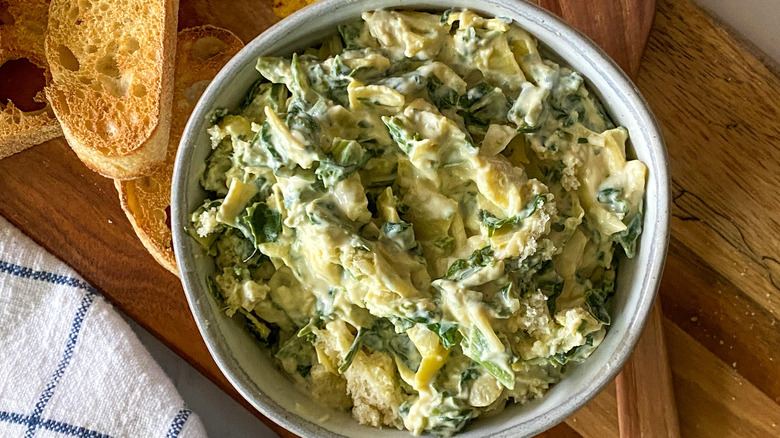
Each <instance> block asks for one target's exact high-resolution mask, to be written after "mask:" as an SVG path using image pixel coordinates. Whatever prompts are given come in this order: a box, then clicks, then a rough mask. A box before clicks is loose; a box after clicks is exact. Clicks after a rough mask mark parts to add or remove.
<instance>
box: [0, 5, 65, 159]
mask: <svg viewBox="0 0 780 438" xmlns="http://www.w3.org/2000/svg"><path fill="white" fill-rule="evenodd" d="M48 17H49V2H48V1H47V0H11V1H0V84H2V85H0V159H2V158H5V157H8V156H10V155H13V154H15V153H17V152H21V151H23V150H24V149H27V148H29V147H30V146H34V145H36V144H40V143H43V142H45V141H47V140H50V139H52V138H55V137H59V136H60V135H62V130H61V128H60V124H59V122H58V121H57V119H56V118H55V117H54V112H53V111H52V109H51V106H50V105H49V103H48V101H47V100H46V98H45V95H44V92H43V88H44V86H45V84H46V83H48V82H50V80H51V73H50V72H49V65H48V63H47V62H46V56H45V54H44V38H45V35H46V26H47V22H48ZM19 75H24V80H23V81H21V83H20V81H19V79H18V78H19Z"/></svg>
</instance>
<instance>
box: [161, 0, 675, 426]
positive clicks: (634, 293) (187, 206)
mask: <svg viewBox="0 0 780 438" xmlns="http://www.w3.org/2000/svg"><path fill="white" fill-rule="evenodd" d="M393 7H401V8H417V9H426V10H445V9H449V8H453V7H463V8H469V9H472V10H474V11H476V12H479V13H482V14H484V15H485V16H501V17H508V18H511V19H513V20H514V21H515V23H516V24H518V25H520V26H521V27H523V28H524V29H526V30H528V31H529V32H531V33H532V34H533V35H535V36H536V37H537V38H538V39H539V41H540V43H542V44H543V45H545V46H547V47H548V48H549V49H551V50H552V51H553V52H555V53H557V54H558V55H559V56H560V58H562V59H563V60H564V61H565V63H566V64H568V65H570V66H571V67H573V68H574V69H575V70H576V71H578V72H580V73H581V74H582V75H583V76H584V77H585V78H586V80H587V84H588V85H589V87H590V89H591V90H592V91H594V92H595V93H596V94H597V95H598V96H599V97H600V98H601V101H602V102H603V103H604V105H605V107H606V109H607V112H608V113H609V114H610V115H611V116H612V118H613V119H614V120H615V122H616V123H617V124H620V125H622V126H625V127H626V128H628V131H629V133H630V150H632V151H633V153H634V154H635V156H636V157H637V158H639V159H640V160H642V161H644V162H645V163H646V164H647V165H648V167H649V178H648V183H647V192H646V193H647V194H646V198H645V211H646V214H645V222H644V232H643V233H642V236H641V240H640V243H639V250H638V252H637V255H636V257H635V258H634V259H632V260H623V261H621V268H620V270H619V275H618V281H617V292H616V294H615V298H614V300H613V313H612V315H613V323H612V326H611V328H610V330H609V333H608V334H607V336H606V338H605V340H604V342H603V343H602V344H601V346H599V348H598V349H597V350H596V351H595V352H594V353H593V355H592V356H591V357H590V358H589V359H588V360H587V361H585V362H583V363H581V364H577V365H576V366H573V367H570V371H569V373H568V375H567V376H566V377H565V378H564V379H563V380H562V381H561V382H559V383H557V384H556V385H554V386H552V388H550V390H549V391H548V392H547V394H546V395H545V396H544V397H542V398H540V399H538V400H534V401H532V402H530V403H527V404H524V405H517V404H515V405H509V406H508V407H507V408H506V409H505V410H504V411H503V412H501V413H500V414H498V415H496V416H492V417H488V418H478V419H477V420H476V421H474V422H473V423H472V424H471V425H470V426H469V427H467V428H466V429H464V430H463V431H462V432H461V433H460V434H459V436H460V437H463V438H466V437H478V436H480V437H481V436H491V437H522V436H530V435H534V434H536V433H539V432H541V431H543V430H545V429H547V428H550V427H552V426H553V425H555V424H557V423H559V422H561V421H562V420H563V419H565V418H566V417H567V416H569V415H571V414H572V413H573V412H574V411H576V410H577V409H578V408H580V407H581V406H582V405H584V404H585V402H587V401H588V400H590V399H591V398H592V397H594V396H595V395H596V394H598V393H599V391H601V389H602V388H603V387H604V385H606V384H607V383H608V382H609V381H610V380H612V379H613V378H614V377H615V375H616V374H617V373H618V371H619V370H620V368H621V367H622V365H623V363H624V362H625V360H626V359H627V358H628V356H629V355H630V353H631V350H632V348H633V347H634V344H635V343H636V340H637V337H638V336H639V334H640V333H641V331H642V327H643V326H644V323H645V319H646V317H647V314H648V312H649V311H650V308H651V306H652V304H653V301H654V298H655V294H656V290H657V288H658V284H659V281H660V277H661V272H662V270H663V265H664V259H665V256H666V247H667V242H668V233H669V199H670V196H669V186H670V185H669V174H668V164H667V157H666V149H665V147H664V143H663V139H662V137H661V132H660V130H659V128H658V126H657V124H656V121H655V118H654V117H653V115H652V113H651V112H650V110H649V109H648V107H647V103H646V102H645V100H644V99H643V98H642V96H641V95H640V94H639V91H637V89H636V87H635V86H634V85H633V83H632V82H631V81H630V80H629V79H628V78H627V77H626V75H625V74H624V73H623V72H622V70H620V68H619V67H618V66H617V65H616V64H615V63H614V62H613V61H612V60H611V59H610V58H609V57H608V56H607V55H606V54H605V53H604V52H603V51H602V50H600V49H599V48H598V47H597V46H596V45H595V44H593V43H592V42H591V41H590V40H589V39H588V38H587V37H585V36H583V35H582V34H581V33H579V32H578V31H576V30H574V29H573V28H571V27H570V26H568V25H567V24H566V23H564V22H563V21H561V20H560V19H559V18H557V17H555V16H554V15H552V14H550V13H549V12H547V11H545V10H543V9H541V8H539V7H537V6H535V5H533V4H530V3H526V2H523V1H512V0H432V1H431V0H429V1H420V0H363V1H360V0H322V1H320V2H318V3H315V4H314V5H312V6H309V7H307V8H305V9H303V10H302V11H300V12H298V13H296V14H294V15H292V16H291V17H289V18H287V19H285V20H282V21H280V22H279V23H278V24H276V25H275V26H273V27H272V28H270V29H268V30H267V31H265V32H264V33H263V34H262V35H260V36H258V37H257V38H255V40H254V41H252V42H251V43H249V44H248V45H247V46H246V47H245V48H244V49H243V50H242V51H241V52H239V53H238V54H237V55H236V56H235V57H234V58H233V59H232V60H231V61H230V62H229V63H228V64H227V65H226V66H225V67H224V68H223V69H222V71H221V72H220V73H219V74H218V75H217V77H216V78H215V79H214V81H213V82H212V83H211V85H209V87H208V88H207V89H206V91H205V93H204V94H203V96H202V97H201V99H200V102H198V105H197V106H196V108H195V111H194V112H193V114H192V117H191V118H190V121H189V123H188V124H187V127H186V129H185V131H184V135H183V137H182V141H181V145H180V147H179V153H178V156H177V157H176V168H175V172H174V177H173V199H172V211H173V214H172V224H173V243H174V248H175V252H176V259H177V262H178V265H179V270H180V271H181V279H182V283H183V284H184V290H185V293H186V295H187V300H188V301H189V304H190V308H191V309H192V313H193V315H194V317H195V321H196V322H197V324H198V328H199V329H200V332H201V335H202V336H203V339H204V340H205V341H206V345H207V346H208V348H209V351H210V352H211V354H212V355H213V356H214V359H215V360H216V362H217V364H218V365H219V367H220V369H221V370H222V372H223V373H224V374H225V376H227V378H228V380H230V382H231V383H232V384H233V386H235V388H236V389H237V390H238V391H239V392H240V393H241V395H243V396H244V397H245V398H246V399H247V400H248V401H249V402H250V403H251V404H252V405H253V406H255V407H256V408H257V409H258V410H260V412H262V413H263V414H265V415H266V416H267V417H269V418H271V419H272V420H273V421H275V422H276V423H278V424H280V425H282V426H284V427H285V428H286V429H288V430H290V431H292V432H294V433H296V434H298V435H301V436H324V437H337V436H349V437H363V436H372V437H376V438H383V437H388V438H389V437H407V436H409V433H408V432H406V431H398V430H390V429H382V430H379V429H373V428H369V427H366V426H361V425H359V424H358V423H357V422H356V421H354V420H353V419H352V418H351V416H349V415H348V414H343V413H335V412H333V411H331V410H328V409H325V408H322V407H319V406H317V405H315V404H314V403H312V402H311V398H310V396H308V395H307V394H304V393H302V392H300V391H298V390H297V389H295V387H294V386H293V384H292V383H291V380H290V379H288V377H287V376H286V375H284V373H283V372H281V371H279V370H278V369H277V368H276V367H275V366H274V364H273V362H272V360H271V358H270V356H269V354H268V352H267V351H265V350H264V349H263V348H262V347H261V346H260V345H259V344H258V343H257V342H256V340H255V338H253V337H252V335H250V334H249V333H248V332H247V331H246V330H245V329H244V328H243V325H242V323H240V322H239V321H236V320H232V319H230V318H228V317H227V316H225V314H224V313H222V312H221V311H220V309H219V308H218V307H217V305H216V303H215V302H214V300H213V299H212V298H211V296H210V295H209V293H208V292H207V288H206V283H205V277H206V275H207V274H209V273H211V272H213V269H214V268H213V264H212V261H211V259H210V258H209V257H203V256H201V254H202V251H201V249H200V248H199V247H198V245H197V244H196V243H195V241H194V240H192V239H191V238H190V237H189V236H188V235H187V234H186V233H185V232H184V231H183V227H184V226H185V225H186V224H187V223H188V218H189V215H190V213H191V212H192V211H193V210H194V209H195V208H197V207H198V206H199V205H200V204H201V202H202V201H203V199H204V197H205V192H204V191H203V190H202V189H201V187H200V185H199V183H198V178H199V176H200V173H201V172H202V170H203V168H204V164H203V163H204V160H205V158H206V155H207V154H208V152H209V150H210V142H209V139H208V135H207V134H206V128H207V127H208V126H207V123H206V121H205V119H206V116H207V114H209V113H210V112H211V111H212V110H214V109H215V108H220V107H228V108H234V107H236V106H237V105H238V103H239V102H240V101H241V99H242V98H243V97H244V94H245V93H246V91H247V89H248V88H249V86H250V85H251V84H252V83H253V82H254V81H255V80H257V79H258V78H259V77H260V76H259V74H258V73H257V71H256V70H255V61H256V60H257V58H258V57H259V56H262V55H285V56H286V55H290V54H291V53H292V52H293V51H295V50H299V49H303V48H305V47H307V46H309V45H310V44H313V43H315V42H317V41H319V40H321V39H322V38H323V37H324V36H327V35H330V34H333V33H335V32H336V25H337V24H340V23H343V22H345V21H348V20H351V19H356V18H358V17H360V14H361V12H363V11H366V10H372V9H381V8H393Z"/></svg>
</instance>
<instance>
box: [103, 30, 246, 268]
mask: <svg viewBox="0 0 780 438" xmlns="http://www.w3.org/2000/svg"><path fill="white" fill-rule="evenodd" d="M243 47H244V44H243V43H242V42H241V40H240V39H239V38H238V37H237V36H235V35H234V34H233V33H232V32H230V31H228V30H225V29H221V28H218V27H214V26H208V25H207V26H199V27H194V28H189V29H184V30H182V31H180V32H179V35H178V42H177V47H176V66H175V74H174V92H173V107H172V119H171V132H170V137H169V141H168V149H167V152H166V156H165V162H164V163H163V164H162V165H161V166H159V167H157V168H156V169H154V170H153V171H152V172H151V173H150V174H149V175H147V176H144V177H141V178H137V179H130V180H115V182H114V183H115V186H116V188H117V192H118V193H119V199H120V202H121V204H122V209H123V210H124V211H125V213H126V214H127V217H128V219H129V220H130V223H131V224H132V225H133V228H134V229H135V231H136V234H137V235H138V237H139V238H140V239H141V242H143V244H144V246H145V247H146V248H147V250H148V251H149V253H151V254H152V256H153V257H154V258H155V260H157V261H158V262H159V263H160V264H161V265H162V266H163V267H165V268H166V269H168V270H169V271H171V272H173V273H174V274H178V270H177V268H176V259H175V257H174V254H173V246H172V240H171V239H172V233H171V223H170V203H171V179H172V178H173V164H174V161H175V159H176V151H177V150H178V148H179V141H180V140H181V136H182V133H183V131H184V126H185V125H186V124H187V120H188V119H189V116H190V113H191V112H192V110H193V108H194V107H195V104H196V103H197V102H198V99H199V98H200V95H201V93H203V91H204V90H205V89H206V86H207V85H208V84H209V82H211V79H213V78H214V76H216V74H217V73H218V72H219V70H220V69H222V66H224V65H225V64H226V63H227V62H228V61H229V60H230V59H231V58H232V57H233V56H234V55H235V54H236V53H238V51H239V50H241V48H243Z"/></svg>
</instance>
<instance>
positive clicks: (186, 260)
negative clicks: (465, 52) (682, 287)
mask: <svg viewBox="0 0 780 438" xmlns="http://www.w3.org/2000/svg"><path fill="white" fill-rule="evenodd" d="M391 2H394V6H393V5H388V6H386V7H387V8H402V9H426V7H425V6H424V5H423V4H424V3H425V2H424V1H419V0H411V1H404V0H386V3H391ZM359 3H361V1H360V0H320V1H318V2H316V3H314V4H312V5H310V6H307V7H305V8H303V9H302V10H300V11H297V12H295V13H294V14H292V15H291V16H289V17H287V18H285V19H282V20H280V21H279V22H277V23H276V24H274V25H273V26H271V27H269V28H268V29H266V30H265V31H263V32H262V33H261V34H260V35H258V36H257V37H255V38H254V39H253V40H252V41H251V42H249V43H248V44H247V45H246V46H245V47H244V48H243V49H242V50H241V51H239V52H238V53H237V54H236V55H235V56H234V57H233V58H232V59H231V60H230V61H229V62H228V63H227V64H226V65H225V66H224V67H223V68H222V70H220V72H219V73H218V74H217V75H216V77H215V78H214V79H213V80H212V81H211V83H209V85H208V87H207V88H206V90H205V91H204V92H203V94H202V95H201V97H200V99H199V100H198V103H197V104H196V106H195V108H194V110H193V112H192V114H191V115H190V118H189V120H188V122H187V124H186V126H185V129H184V132H183V134H182V137H181V140H180V144H179V149H178V152H177V154H176V160H175V165H174V174H173V185H172V191H171V196H172V199H171V212H172V214H171V225H172V226H171V228H172V234H173V246H174V252H175V255H176V260H177V264H178V266H179V267H180V277H181V281H182V286H183V288H184V292H185V295H186V298H187V302H188V304H189V307H190V310H191V312H192V314H193V317H194V319H195V322H196V325H197V327H198V331H199V332H200V334H201V337H202V338H203V340H204V342H205V343H206V346H207V348H208V350H209V353H210V354H211V356H212V357H213V359H214V360H215V362H216V363H217V366H218V367H219V369H220V371H221V372H222V373H223V374H224V375H225V377H226V378H227V379H228V381H229V382H230V384H231V385H232V386H233V387H234V388H235V389H236V390H237V391H238V392H239V393H240V394H241V396H242V397H244V399H246V400H247V401H248V402H249V403H250V404H252V406H254V407H255V408H256V409H258V410H259V411H260V412H262V413H263V415H265V416H266V417H268V418H269V419H271V420H272V421H274V422H275V423H277V424H278V425H280V426H282V427H284V428H285V429H287V430H289V431H291V432H293V433H296V434H298V435H300V436H308V435H309V434H311V433H317V434H319V435H320V436H333V437H340V436H343V435H340V434H338V433H335V432H333V431H330V430H328V429H326V428H325V427H323V426H320V425H318V424H316V423H314V422H311V421H309V420H307V419H305V418H303V417H301V416H299V415H297V414H295V413H294V412H291V411H289V410H287V409H286V408H284V407H283V406H281V405H279V404H278V403H277V402H276V401H275V400H273V399H272V398H271V397H270V396H269V395H267V394H265V393H264V392H263V391H260V393H259V394H257V393H255V392H253V391H251V388H248V387H247V386H246V385H244V384H243V383H242V382H241V381H240V379H239V378H238V377H237V376H236V375H237V374H239V375H242V377H247V376H246V373H245V371H244V370H243V368H242V367H240V366H238V365H237V364H233V363H230V361H229V359H230V358H229V357H225V355H226V354H229V352H228V351H224V350H225V348H224V347H223V346H220V345H218V344H217V342H216V341H215V340H214V339H213V338H212V336H211V334H210V333H209V332H210V330H209V327H208V321H206V318H205V316H207V315H204V312H203V310H202V309H201V307H200V306H199V305H198V301H199V300H200V298H201V297H203V296H208V293H206V291H204V290H201V289H202V288H200V287H199V286H198V281H197V280H196V279H195V278H194V277H193V276H194V275H195V273H194V272H191V271H190V270H189V269H182V268H187V267H190V266H192V263H193V262H192V258H193V257H194V254H191V253H187V252H186V251H185V246H184V242H183V240H184V239H187V238H189V237H188V235H187V233H186V232H185V231H184V226H185V223H184V222H183V220H182V219H183V218H184V217H188V216H189V212H188V211H186V206H185V205H184V198H185V193H186V190H187V188H186V184H187V181H186V180H185V174H186V172H185V171H184V170H183V169H185V168H186V167H188V166H192V164H191V163H189V162H188V161H189V160H188V156H189V155H190V152H191V150H194V149H195V148H196V147H197V145H196V143H197V139H198V136H199V135H200V133H199V132H198V131H199V130H200V129H202V126H203V125H204V123H205V122H204V120H205V118H206V116H207V114H208V113H209V112H210V110H211V108H210V105H211V103H210V102H213V101H214V99H215V98H216V97H217V95H218V93H219V92H220V91H221V90H222V88H223V87H224V86H225V84H224V83H225V82H226V81H227V80H228V79H230V78H231V76H232V75H233V73H234V72H235V71H238V70H240V69H241V68H243V67H244V66H245V65H246V64H247V63H254V62H255V60H256V59H257V57H258V56H260V54H261V53H262V52H263V51H264V50H263V48H264V46H265V45H266V44H267V43H269V42H273V40H274V38H277V35H278V34H283V33H284V32H285V30H286V29H289V28H291V27H297V26H300V25H304V24H305V23H306V22H308V21H311V20H316V19H317V17H319V16H321V15H322V14H325V13H329V14H333V13H335V12H334V10H338V9H342V8H345V7H348V6H352V5H354V4H359ZM480 5H487V6H491V5H492V6H496V7H501V8H502V9H507V8H509V9H512V10H513V11H515V12H518V15H522V16H524V17H528V16H533V15H535V16H537V17H538V19H537V20H535V21H536V23H535V24H537V25H540V26H542V27H545V28H546V30H548V31H550V32H554V33H555V34H556V36H558V37H560V38H563V39H564V40H566V43H567V45H569V46H571V47H575V46H580V47H584V48H586V49H587V50H586V51H585V52H583V53H581V54H580V55H579V56H581V57H582V58H585V59H586V61H587V62H588V63H589V64H592V65H594V66H595V65H597V66H598V70H599V71H600V73H601V76H603V77H604V78H605V79H608V81H609V82H611V83H612V84H613V85H614V86H615V87H616V88H617V89H618V90H619V92H620V94H624V95H626V99H627V100H628V101H630V102H631V103H632V106H633V107H635V108H636V111H637V114H638V116H639V117H640V118H641V119H642V120H641V122H642V125H643V126H645V127H646V129H648V130H650V131H651V132H650V137H651V138H654V139H655V141H654V142H650V144H649V146H648V148H649V149H651V154H652V155H654V156H655V157H657V160H658V161H659V163H657V164H658V165H657V166H656V168H655V169H654V170H655V171H656V173H655V174H654V177H655V178H657V179H659V181H660V183H659V187H660V188H661V189H664V188H665V189H666V190H660V191H659V193H658V199H657V202H656V203H655V204H656V205H659V206H664V207H665V209H664V211H659V212H658V213H657V220H656V224H655V226H654V227H653V229H654V230H655V231H657V233H656V235H655V236H654V237H653V240H652V244H651V247H650V248H649V249H648V251H649V252H650V256H649V261H650V266H647V267H646V269H645V270H644V272H645V279H646V281H644V282H643V283H642V287H641V289H640V290H638V291H633V293H640V292H641V293H642V295H641V296H640V299H639V304H638V306H637V309H638V312H636V314H635V318H634V319H633V324H632V325H631V326H629V327H628V328H629V330H627V332H626V334H624V336H623V338H622V340H621V342H620V344H619V345H618V346H617V347H616V349H615V351H614V353H613V355H612V357H611V359H610V361H609V365H610V366H609V367H608V369H607V370H606V372H604V373H600V374H599V375H598V377H597V378H596V379H595V380H594V381H593V382H590V383H589V384H587V385H584V386H583V387H582V388H579V391H578V392H577V393H575V394H573V396H572V397H571V398H570V399H569V400H567V402H566V403H564V404H563V405H559V406H558V407H557V408H556V409H555V410H554V411H553V412H547V413H546V415H540V416H538V417H536V418H535V419H536V421H537V423H536V424H538V430H536V431H535V432H534V433H539V432H541V431H543V430H547V429H549V428H551V427H553V426H555V425H556V424H558V423H560V422H562V421H563V420H564V419H565V418H567V417H569V416H570V415H571V414H573V413H574V412H575V411H576V410H578V409H579V408H580V407H582V406H583V405H584V404H585V403H587V402H588V401H589V400H591V399H592V398H593V397H595V396H596V395H597V394H598V393H599V392H601V390H602V389H603V388H604V387H605V386H606V385H607V384H608V383H609V382H610V381H612V379H614V377H615V376H616V375H617V374H618V372H619V371H620V369H621V368H622V366H623V364H624V363H625V362H626V360H628V358H629V356H630V355H631V353H632V351H633V349H634V347H635V345H636V343H637V341H638V338H639V336H640V335H641V333H642V331H643V328H644V325H645V324H646V322H647V319H648V315H649V313H650V310H651V308H652V306H653V303H654V302H655V298H656V295H657V293H658V288H659V286H660V278H661V274H662V273H663V268H664V264H665V260H666V252H667V248H668V243H669V233H670V218H669V213H668V212H669V210H670V209H669V207H670V199H671V184H670V172H669V161H668V154H667V150H666V147H665V143H664V139H663V135H662V132H661V129H660V127H659V126H658V123H657V120H656V118H655V116H654V115H653V113H652V111H651V110H650V108H649V105H648V104H647V102H646V100H645V99H644V97H643V96H642V95H641V93H640V92H639V90H638V89H637V88H636V86H635V85H634V83H633V82H632V81H631V79H629V77H628V76H627V75H626V73H625V72H624V71H623V70H622V69H621V68H620V67H619V66H618V65H617V63H616V62H615V61H614V60H613V59H612V58H610V57H609V55H607V54H606V53H605V52H604V51H603V50H602V49H601V48H600V47H599V46H598V45H596V44H595V43H594V42H593V41H592V40H590V38H588V37H587V36H586V35H584V34H583V33H581V32H580V31H579V30H577V29H575V28H573V27H572V26H571V25H569V24H568V23H566V22H565V21H563V20H562V19H561V18H559V17H557V16H555V15H554V14H552V13H551V12H549V11H547V10H546V9H544V8H542V7H540V6H538V5H536V4H533V3H530V2H526V1H522V0H479V1H475V4H474V7H475V8H480ZM429 8H430V9H440V7H438V6H430V7H429ZM354 18H356V17H354ZM340 21H343V20H340ZM513 21H514V20H513ZM521 27H522V25H521ZM561 58H563V59H564V60H565V61H567V60H568V58H569V57H564V56H561ZM181 209H184V210H185V211H181ZM645 220H647V219H645ZM291 416H292V418H290V417H291ZM296 419H297V421H296ZM302 423H303V424H302ZM515 427H516V426H509V427H508V428H503V429H500V430H499V431H498V432H495V433H494V434H495V435H496V436H515V435H509V434H511V433H512V429H513V428H515Z"/></svg>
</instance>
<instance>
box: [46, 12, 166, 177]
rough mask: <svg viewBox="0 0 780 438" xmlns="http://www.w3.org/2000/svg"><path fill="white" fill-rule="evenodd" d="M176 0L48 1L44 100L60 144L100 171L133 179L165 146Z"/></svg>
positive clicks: (156, 161)
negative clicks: (59, 130) (47, 79)
mask: <svg viewBox="0 0 780 438" xmlns="http://www.w3.org/2000/svg"><path fill="white" fill-rule="evenodd" d="M177 10H178V0H121V1H111V0H53V1H52V2H51V7H50V9H49V26H48V31H47V35H46V42H45V44H46V57H47V59H48V61H49V65H50V68H51V74H52V85H51V86H50V87H49V88H48V90H47V95H48V97H49V100H50V101H51V104H52V106H53V108H54V112H55V114H56V115H57V118H58V119H59V120H60V122H61V123H62V126H63V132H64V134H65V137H66V138H67V140H68V143H69V144H70V145H71V147H72V148H73V149H74V151H75V152H76V153H77V154H78V155H79V158H81V160H82V161H84V162H85V164H87V165H88V166H89V167H91V168H92V169H94V170H96V171H98V172H100V173H101V174H103V175H105V176H109V177H115V178H133V177H138V176H141V175H145V174H148V173H149V170H150V169H152V168H153V167H154V166H156V165H158V164H160V163H161V162H162V161H163V159H164V157H165V151H166V147H167V144H168V129H169V125H170V104H171V94H172V91H173V77H172V76H173V74H172V73H173V60H174V56H175V53H174V51H175V46H176V42H175V41H176V40H175V39H176V23H177Z"/></svg>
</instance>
